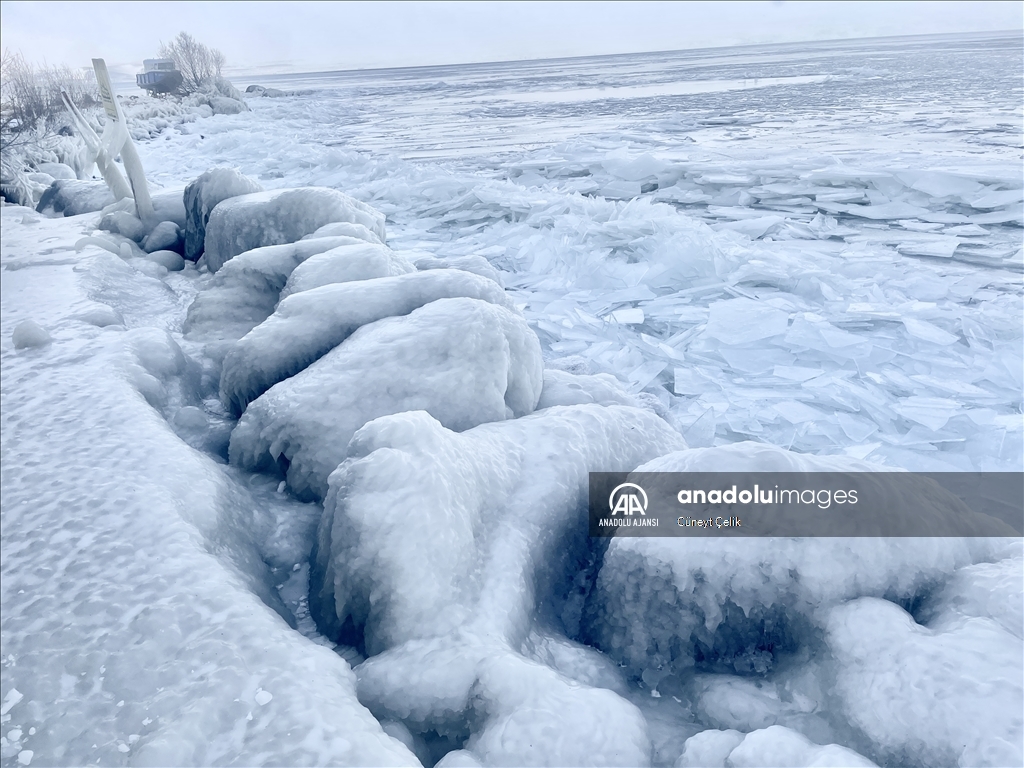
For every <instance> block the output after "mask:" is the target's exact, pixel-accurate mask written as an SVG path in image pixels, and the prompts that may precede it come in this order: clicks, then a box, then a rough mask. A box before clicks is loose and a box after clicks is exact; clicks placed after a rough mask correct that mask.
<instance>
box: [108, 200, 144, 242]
mask: <svg viewBox="0 0 1024 768" xmlns="http://www.w3.org/2000/svg"><path fill="white" fill-rule="evenodd" d="M132 208H133V209H134V204H133V205H132ZM98 227H99V228H100V229H102V230H104V231H105V232H113V233H114V234H115V235H121V237H127V238H128V239H129V240H134V241H135V242H136V243H140V242H142V240H143V239H144V238H145V237H146V225H145V224H143V223H142V221H141V220H140V219H139V218H138V217H137V216H133V215H132V214H131V213H128V212H127V211H111V212H110V213H105V214H103V217H102V218H101V219H100V223H99V224H98Z"/></svg>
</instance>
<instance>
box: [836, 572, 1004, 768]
mask: <svg viewBox="0 0 1024 768" xmlns="http://www.w3.org/2000/svg"><path fill="white" fill-rule="evenodd" d="M1010 563H1012V567H1013V568H1017V569H1018V570H1017V574H1016V578H1017V581H1018V582H1019V581H1020V577H1021V572H1020V570H1019V568H1020V560H1019V559H1016V561H1014V560H1010ZM1017 589H1018V590H1019V587H1018V588H1017ZM1015 591H1016V590H1015ZM1015 596H1016V597H1018V602H1019V591H1017V595H1015ZM826 642H827V643H828V647H829V649H830V650H831V651H832V653H833V654H834V656H835V661H836V672H835V675H836V678H835V679H836V691H837V693H838V695H839V698H840V701H841V710H842V713H843V715H844V716H845V717H847V718H849V720H850V723H851V724H852V725H854V726H855V727H856V728H858V729H860V731H862V732H863V733H864V734H865V735H866V736H867V737H868V738H869V739H870V740H871V743H872V745H873V746H874V748H875V749H876V750H877V751H878V752H879V754H881V755H882V756H884V758H885V759H886V761H887V762H895V763H904V762H906V761H907V759H908V757H909V756H913V760H914V762H915V763H917V764H921V765H954V764H955V765H965V766H966V765H978V766H1014V765H1017V766H1019V765H1021V764H1022V763H1024V659H1022V656H1021V643H1020V637H1019V635H1016V636H1015V635H1014V634H1012V633H1011V632H1008V631H1007V630H1006V629H1005V628H1004V627H1003V626H1000V623H999V622H998V621H996V620H993V619H990V618H987V617H977V616H969V617H964V616H959V617H952V616H951V617H948V619H947V620H946V621H940V622H937V626H935V627H934V628H933V627H931V626H922V625H920V624H918V623H917V622H916V621H915V620H914V617H913V616H911V615H910V614H908V613H907V612H906V611H904V610H903V609H902V608H900V607H899V606H897V605H894V604H893V603H891V602H889V601H887V600H880V599H877V598H869V597H865V598H861V599H859V600H854V601H852V602H849V603H846V604H844V605H840V606H838V607H836V608H835V609H833V610H832V612H831V614H830V616H829V617H828V621H827V624H826Z"/></svg>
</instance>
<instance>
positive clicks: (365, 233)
mask: <svg viewBox="0 0 1024 768" xmlns="http://www.w3.org/2000/svg"><path fill="white" fill-rule="evenodd" d="M338 235H348V236H349V237H354V238H356V239H357V240H365V241H366V242H368V243H375V244H377V245H384V241H383V240H381V238H380V237H378V236H377V235H376V234H374V233H373V232H371V231H370V230H369V229H367V228H366V227H364V226H363V225H362V224H356V223H355V222H352V221H332V222H331V223H330V224H324V225H323V226H322V227H320V228H319V229H317V230H316V231H315V232H311V233H310V234H308V235H304V236H303V238H302V239H303V240H312V239H314V238H318V237H337V236H338Z"/></svg>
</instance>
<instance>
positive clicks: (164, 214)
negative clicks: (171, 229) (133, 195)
mask: <svg viewBox="0 0 1024 768" xmlns="http://www.w3.org/2000/svg"><path fill="white" fill-rule="evenodd" d="M182 195H183V193H182V190H181V189H168V190H163V191H160V192H154V193H153V195H152V202H153V214H154V220H155V221H157V222H162V221H171V222H174V223H175V224H177V225H178V229H179V230H180V231H182V232H184V231H185V201H184V198H183V197H182ZM150 225H151V226H152V222H150Z"/></svg>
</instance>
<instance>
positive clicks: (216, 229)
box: [204, 187, 385, 272]
mask: <svg viewBox="0 0 1024 768" xmlns="http://www.w3.org/2000/svg"><path fill="white" fill-rule="evenodd" d="M335 221H349V222H353V223H355V224H362V225H363V226H364V227H366V228H367V229H369V230H370V231H371V232H373V233H374V234H375V235H376V236H377V237H378V238H379V239H380V241H381V242H384V239H385V234H384V215H383V214H381V213H380V212H379V211H376V210H374V209H373V208H371V207H370V206H368V205H367V204H366V203H363V202H360V201H359V200H356V199H355V198H354V197H350V196H349V195H346V194H345V193H343V192H339V191H338V190H336V189H328V188H326V187H305V188H302V189H279V190H274V191H270V192H256V193H253V194H248V195H240V196H238V197H231V198H229V199H227V200H224V201H222V202H221V203H220V204H218V205H217V206H216V207H215V208H214V209H213V210H212V212H211V213H210V219H209V221H208V222H207V225H206V238H205V241H204V242H205V248H206V264H207V266H208V267H209V268H210V271H211V272H216V271H217V270H218V269H220V268H221V267H222V266H223V265H224V264H225V262H227V261H228V260H229V259H231V258H233V257H235V256H237V255H238V254H240V253H244V252H245V251H248V250H251V249H253V248H258V247H261V246H266V245H278V244H281V243H293V242H295V241H296V240H299V239H301V238H302V237H303V236H304V235H308V234H310V233H311V232H315V231H316V230H317V229H319V228H320V227H322V226H323V225H324V224H329V223H331V222H335Z"/></svg>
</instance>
